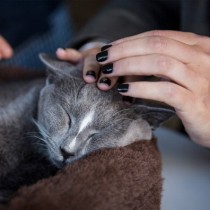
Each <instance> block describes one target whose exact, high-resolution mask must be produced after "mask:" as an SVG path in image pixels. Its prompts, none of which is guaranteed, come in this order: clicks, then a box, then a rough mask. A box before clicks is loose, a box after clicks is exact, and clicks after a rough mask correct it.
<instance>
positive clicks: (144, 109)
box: [132, 104, 175, 130]
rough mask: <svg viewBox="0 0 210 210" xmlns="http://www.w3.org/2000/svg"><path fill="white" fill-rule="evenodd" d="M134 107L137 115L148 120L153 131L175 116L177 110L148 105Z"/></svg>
mask: <svg viewBox="0 0 210 210" xmlns="http://www.w3.org/2000/svg"><path fill="white" fill-rule="evenodd" d="M132 106H133V108H134V110H135V111H136V113H137V115H138V116H139V117H141V118H143V119H144V120H146V121H147V122H148V123H149V124H150V126H151V128H152V129H153V130H154V129H155V128H157V127H159V126H160V124H162V123H163V122H165V121H166V120H168V119H169V118H171V117H172V116H174V115H175V110H174V109H173V108H172V107H169V106H163V107H161V106H151V105H146V104H133V105H132Z"/></svg>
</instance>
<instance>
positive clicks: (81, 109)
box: [37, 54, 174, 166]
mask: <svg viewBox="0 0 210 210" xmlns="http://www.w3.org/2000/svg"><path fill="white" fill-rule="evenodd" d="M40 57H41V60H42V61H43V62H44V63H45V65H46V66H47V67H48V78H51V79H49V81H50V82H47V83H46V85H45V87H44V88H43V89H42V91H41V93H40V99H39V108H38V121H37V126H38V128H39V130H40V132H41V133H42V136H43V139H44V141H45V143H46V146H47V149H48V156H49V158H50V159H51V161H52V162H53V163H55V164H56V165H57V166H62V165H63V164H66V163H70V162H72V161H74V160H76V159H78V158H81V157H82V156H84V155H86V154H88V153H91V152H93V151H95V150H98V149H102V148H112V147H121V146H126V145H128V144H130V143H133V142H135V141H138V140H150V139H151V138H152V128H153V127H157V126H158V125H159V124H160V123H162V122H163V121H164V120H166V119H167V118H169V117H170V116H171V115H172V114H174V112H173V111H171V110H168V109H162V108H152V107H147V106H143V105H139V104H133V105H126V104H125V103H123V102H122V97H121V96H120V94H118V93H117V92H116V91H114V90H110V91H107V92H103V91H100V90H99V89H98V88H97V87H96V85H95V84H86V83H84V81H83V80H82V73H81V71H79V69H81V67H80V68H79V67H77V66H73V65H71V64H69V63H67V62H63V61H58V60H57V59H54V58H52V57H51V56H48V55H46V54H41V55H40ZM75 75H76V76H75ZM52 77H53V79H52ZM91 111H92V112H93V113H94V115H93V116H94V117H93V119H92V120H91V122H90V123H89V124H88V126H87V127H85V128H84V129H83V130H82V131H81V132H79V129H80V126H81V124H82V121H83V120H84V117H85V116H86V115H87V114H88V113H90V112H91ZM147 116H148V119H149V120H147ZM75 137H76V141H75V142H74V143H72V141H73V140H74V139H75ZM70 145H74V146H73V147H71V146H70ZM63 150H64V151H65V152H66V154H69V155H68V158H67V157H65V158H64V155H63V152H62V151H63Z"/></svg>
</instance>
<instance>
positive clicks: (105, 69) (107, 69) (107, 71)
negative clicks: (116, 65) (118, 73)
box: [101, 63, 113, 74]
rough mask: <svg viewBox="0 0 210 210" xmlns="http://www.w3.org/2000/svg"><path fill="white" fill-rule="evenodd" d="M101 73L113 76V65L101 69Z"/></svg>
mask: <svg viewBox="0 0 210 210" xmlns="http://www.w3.org/2000/svg"><path fill="white" fill-rule="evenodd" d="M101 71H102V72H103V73H104V74H111V73H112V72H113V63H109V64H107V65H104V66H102V67H101Z"/></svg>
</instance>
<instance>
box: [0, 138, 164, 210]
mask: <svg viewBox="0 0 210 210" xmlns="http://www.w3.org/2000/svg"><path fill="white" fill-rule="evenodd" d="M161 190H162V178H161V158H160V154H159V151H158V149H157V147H156V140H155V139H153V140H152V141H140V142H137V143H134V144H132V145H129V146H127V147H124V148H116V149H107V150H103V151H97V152H95V153H93V154H90V155H89V156H87V157H86V158H84V159H81V160H79V161H76V162H75V163H73V164H71V165H68V166H66V167H65V168H63V169H62V170H61V171H60V172H59V173H58V174H57V175H55V176H54V177H51V178H48V179H44V180H41V181H39V182H38V183H36V184H34V185H32V186H29V187H23V188H22V189H20V190H19V191H18V193H17V194H16V197H15V198H14V199H13V200H12V201H11V202H10V203H9V204H8V205H7V206H1V207H0V209H2V210H26V209H27V210H29V209H30V210H48V209H49V210H141V209H142V210H153V209H154V210H158V209H160V199H161Z"/></svg>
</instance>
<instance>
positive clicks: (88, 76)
mask: <svg viewBox="0 0 210 210" xmlns="http://www.w3.org/2000/svg"><path fill="white" fill-rule="evenodd" d="M99 69H100V66H99V64H98V63H97V62H96V60H95V55H90V56H87V57H86V58H84V67H83V78H84V80H85V81H86V82H87V83H93V82H96V80H97V79H98V76H99Z"/></svg>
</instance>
